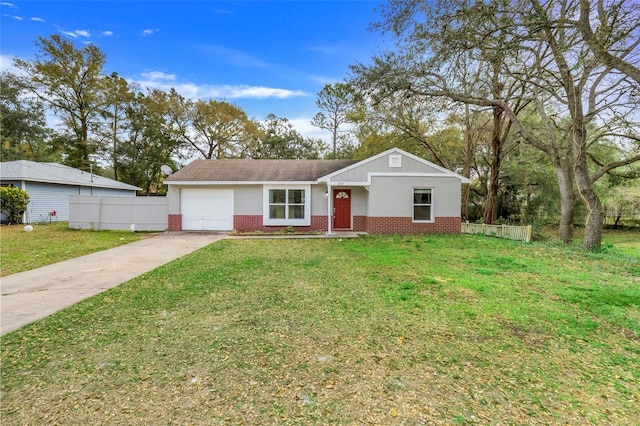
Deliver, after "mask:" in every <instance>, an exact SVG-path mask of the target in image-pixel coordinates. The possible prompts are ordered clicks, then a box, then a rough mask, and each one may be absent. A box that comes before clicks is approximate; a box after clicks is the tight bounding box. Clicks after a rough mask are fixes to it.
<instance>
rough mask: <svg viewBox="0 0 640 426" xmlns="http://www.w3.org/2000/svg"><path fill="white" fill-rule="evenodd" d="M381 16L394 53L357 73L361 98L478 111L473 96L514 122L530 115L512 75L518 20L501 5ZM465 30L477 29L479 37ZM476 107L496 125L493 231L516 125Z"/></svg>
mask: <svg viewBox="0 0 640 426" xmlns="http://www.w3.org/2000/svg"><path fill="white" fill-rule="evenodd" d="M466 7H469V9H470V10H465V8H466ZM461 9H462V10H461ZM382 10H383V17H384V20H383V22H382V23H379V24H378V25H377V28H379V29H382V30H383V31H388V32H391V33H393V35H394V36H396V37H397V39H398V43H397V49H396V52H394V53H387V54H384V55H382V56H378V57H375V58H374V64H373V65H372V66H365V65H363V64H357V65H354V66H352V71H353V72H354V77H353V78H352V79H351V80H350V83H351V84H352V85H353V86H354V87H356V88H357V89H359V92H360V93H361V94H363V96H364V97H367V98H368V97H373V98H374V99H385V98H389V97H391V96H398V94H399V95H400V96H401V97H403V98H405V99H409V98H414V97H415V98H417V99H419V101H421V102H433V100H434V99H439V98H440V99H442V98H445V99H448V100H449V101H454V102H458V103H461V104H465V103H466V104H474V103H472V102H469V101H468V100H467V97H468V96H469V95H470V94H474V95H475V96H478V97H483V98H490V99H500V100H501V101H502V102H503V103H504V104H505V105H506V106H507V107H508V108H509V109H510V110H511V111H514V112H515V113H516V114H518V113H519V112H520V111H521V110H522V109H523V108H525V107H526V105H527V100H526V98H525V97H524V96H523V95H524V93H525V89H526V82H524V81H523V80H521V79H518V78H513V77H512V76H511V75H510V74H509V73H508V70H509V69H510V68H511V67H512V66H513V64H514V63H517V61H518V58H519V56H520V52H519V47H518V45H517V44H514V43H513V40H512V37H511V35H510V34H509V32H508V29H509V27H510V25H511V22H512V19H513V17H512V15H511V14H510V13H509V12H508V10H507V9H505V8H502V7H501V5H500V4H499V2H492V3H488V4H484V3H482V4H480V3H474V4H473V6H467V4H466V1H464V0H460V1H457V2H445V3H442V4H441V3H439V2H420V1H417V0H405V1H396V2H391V3H390V4H388V5H387V6H383V9H382ZM452 23H453V24H452ZM467 28H476V29H477V31H478V33H480V35H478V34H477V33H473V32H468V31H467ZM482 34H485V36H482ZM487 34H490V35H491V36H490V37H488V36H486V35H487ZM474 105H476V106H480V107H484V108H485V109H488V110H490V111H491V117H492V121H491V123H492V131H491V139H490V142H491V144H490V155H491V157H490V162H489V166H490V174H489V179H488V181H487V192H486V194H487V197H486V202H485V212H484V221H485V223H493V221H494V220H495V219H496V215H497V211H498V205H497V201H498V193H499V190H500V167H501V163H502V161H503V159H504V156H505V154H506V152H508V150H509V149H508V147H507V144H508V143H509V142H510V141H512V140H513V138H510V132H511V128H512V121H511V119H510V117H508V116H507V113H506V112H505V111H504V106H503V105H498V104H489V103H485V104H474ZM468 142H469V141H468Z"/></svg>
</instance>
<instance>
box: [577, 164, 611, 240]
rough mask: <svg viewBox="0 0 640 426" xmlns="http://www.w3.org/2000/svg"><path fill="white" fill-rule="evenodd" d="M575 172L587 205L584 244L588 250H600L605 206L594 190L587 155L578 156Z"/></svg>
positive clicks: (579, 188) (579, 189) (581, 194)
mask: <svg viewBox="0 0 640 426" xmlns="http://www.w3.org/2000/svg"><path fill="white" fill-rule="evenodd" d="M574 174H575V177H576V183H577V184H578V191H580V196H581V197H582V199H583V200H584V202H585V205H586V207H587V222H586V224H585V227H584V240H583V242H582V246H583V247H584V248H585V249H586V250H592V251H598V250H600V247H601V245H602V225H603V223H604V208H603V207H602V203H601V202H600V198H598V194H596V192H595V191H594V190H593V184H592V183H591V178H590V177H589V170H588V169H587V159H586V156H585V155H580V156H578V158H577V161H576V165H575V169H574Z"/></svg>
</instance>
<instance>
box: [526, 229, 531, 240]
mask: <svg viewBox="0 0 640 426" xmlns="http://www.w3.org/2000/svg"><path fill="white" fill-rule="evenodd" d="M526 242H527V243H528V242H531V225H527V240H526Z"/></svg>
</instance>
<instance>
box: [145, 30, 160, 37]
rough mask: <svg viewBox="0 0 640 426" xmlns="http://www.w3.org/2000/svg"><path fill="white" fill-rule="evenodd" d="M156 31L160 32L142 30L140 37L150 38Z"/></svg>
mask: <svg viewBox="0 0 640 426" xmlns="http://www.w3.org/2000/svg"><path fill="white" fill-rule="evenodd" d="M158 31H160V30H158V29H155V30H143V31H142V37H146V36H150V35H152V34H153V33H157V32H158Z"/></svg>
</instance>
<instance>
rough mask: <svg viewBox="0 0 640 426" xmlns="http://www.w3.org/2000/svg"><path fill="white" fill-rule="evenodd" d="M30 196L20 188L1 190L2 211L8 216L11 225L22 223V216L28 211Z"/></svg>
mask: <svg viewBox="0 0 640 426" xmlns="http://www.w3.org/2000/svg"><path fill="white" fill-rule="evenodd" d="M28 205H29V194H27V191H24V190H22V189H20V188H13V187H5V186H3V187H1V188H0V210H1V211H2V212H3V213H4V214H6V215H7V218H8V219H9V224H10V225H11V224H17V223H20V222H21V221H22V215H24V212H26V211H27V206H28Z"/></svg>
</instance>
